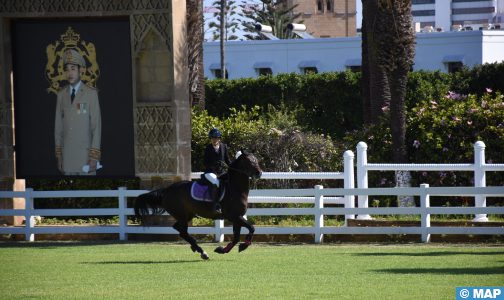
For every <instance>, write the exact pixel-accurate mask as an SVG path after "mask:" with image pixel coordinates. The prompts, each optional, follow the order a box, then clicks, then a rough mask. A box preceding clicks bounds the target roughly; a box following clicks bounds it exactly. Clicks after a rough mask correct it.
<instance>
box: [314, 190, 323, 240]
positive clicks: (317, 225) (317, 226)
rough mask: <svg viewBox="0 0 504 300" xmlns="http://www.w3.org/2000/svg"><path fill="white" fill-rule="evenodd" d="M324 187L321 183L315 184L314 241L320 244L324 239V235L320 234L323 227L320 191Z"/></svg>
mask: <svg viewBox="0 0 504 300" xmlns="http://www.w3.org/2000/svg"><path fill="white" fill-rule="evenodd" d="M323 188H324V187H323V186H321V185H316V186H315V243H317V244H320V243H322V242H323V240H324V235H323V234H322V227H324V214H322V208H324V196H323V195H322V193H320V190H322V189H323Z"/></svg>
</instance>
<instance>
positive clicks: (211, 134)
mask: <svg viewBox="0 0 504 300" xmlns="http://www.w3.org/2000/svg"><path fill="white" fill-rule="evenodd" d="M208 137H209V138H219V139H220V138H221V137H222V133H221V132H220V131H219V129H217V128H215V127H214V128H212V129H211V130H210V132H209V133H208Z"/></svg>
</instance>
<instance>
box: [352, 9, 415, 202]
mask: <svg viewBox="0 0 504 300" xmlns="http://www.w3.org/2000/svg"><path fill="white" fill-rule="evenodd" d="M362 4H363V17H364V20H363V25H364V26H363V35H365V36H363V50H362V53H363V58H362V61H363V67H365V68H366V70H363V84H365V85H366V86H363V97H364V99H363V104H364V107H365V108H364V109H365V113H364V116H365V120H367V121H368V122H369V123H378V122H379V121H380V116H382V115H383V113H384V110H383V109H384V108H387V107H388V108H389V109H390V115H389V117H390V120H389V125H390V129H391V133H392V158H393V161H394V162H395V163H405V162H406V161H407V151H406V112H405V96H406V83H407V76H408V72H409V70H410V68H411V66H412V65H413V59H414V42H415V34H414V31H413V30H412V14H411V5H412V4H411V0H401V1H400V0H362ZM365 72H367V73H365ZM368 91H369V95H367V94H366V93H367V92H368ZM410 178H411V175H410V174H409V172H396V183H397V186H409V185H410ZM398 203H399V205H400V206H412V205H414V199H413V198H412V197H400V198H399V199H398Z"/></svg>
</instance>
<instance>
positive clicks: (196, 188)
mask: <svg viewBox="0 0 504 300" xmlns="http://www.w3.org/2000/svg"><path fill="white" fill-rule="evenodd" d="M218 193H219V202H220V201H222V199H224V195H225V194H226V189H225V188H224V187H221V188H219V189H218ZM191 197H192V198H193V199H194V200H197V201H203V202H213V199H212V196H211V195H210V191H209V187H208V185H206V184H204V183H200V182H198V181H196V182H193V184H192V186H191Z"/></svg>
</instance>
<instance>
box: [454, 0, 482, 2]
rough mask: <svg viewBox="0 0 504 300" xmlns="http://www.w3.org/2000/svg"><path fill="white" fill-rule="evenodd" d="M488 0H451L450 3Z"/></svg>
mask: <svg viewBox="0 0 504 300" xmlns="http://www.w3.org/2000/svg"><path fill="white" fill-rule="evenodd" d="M487 1H488V0H452V2H487Z"/></svg>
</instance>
